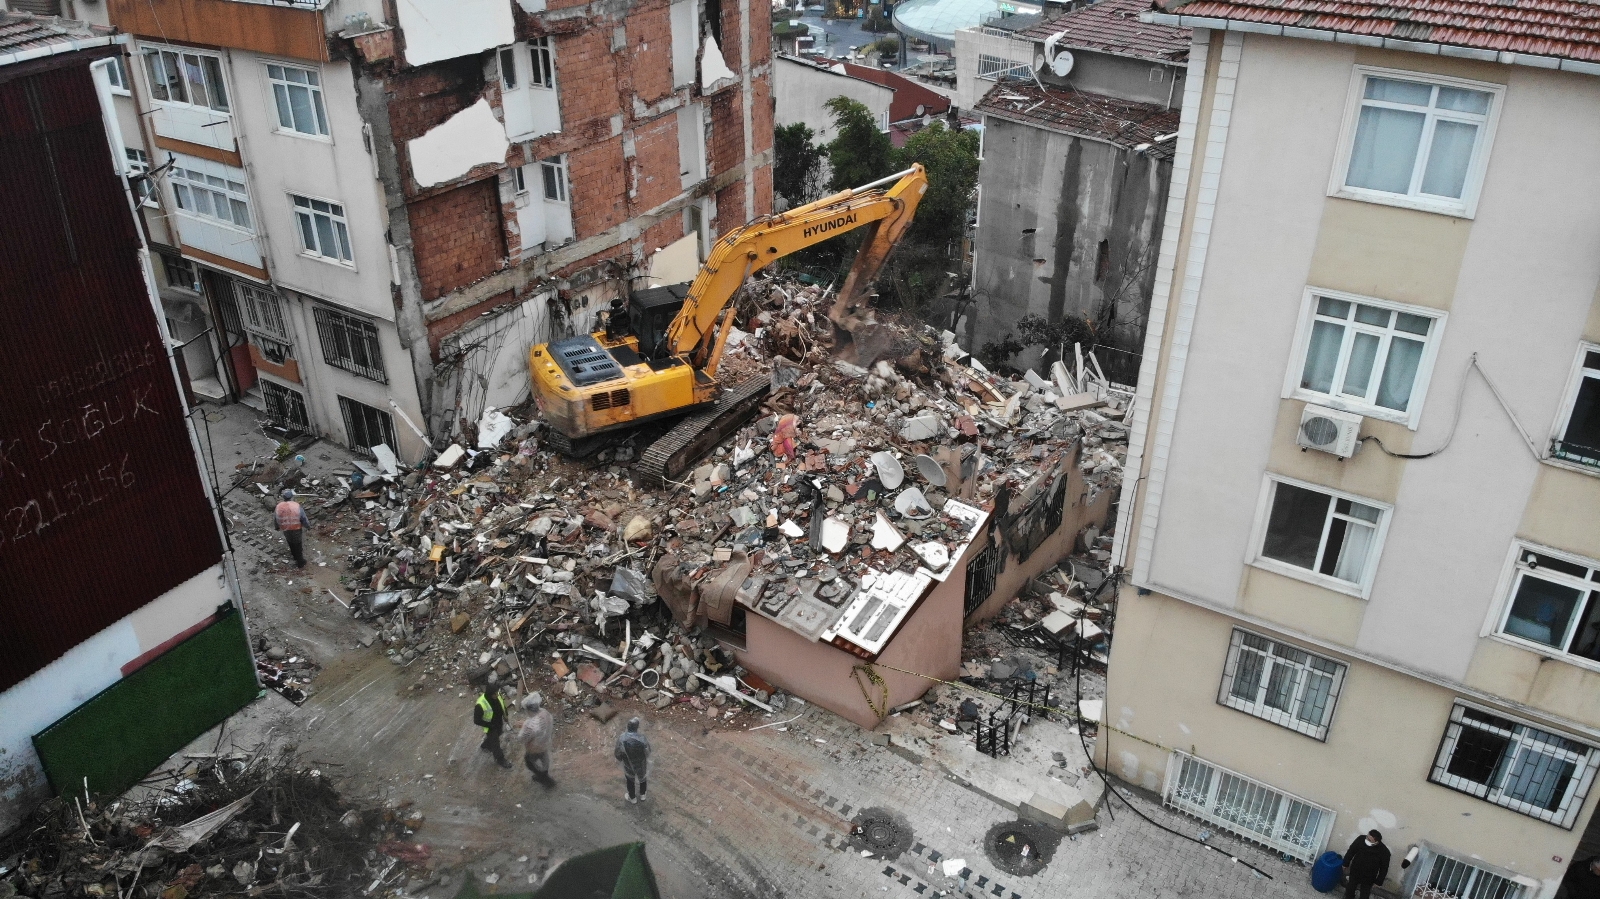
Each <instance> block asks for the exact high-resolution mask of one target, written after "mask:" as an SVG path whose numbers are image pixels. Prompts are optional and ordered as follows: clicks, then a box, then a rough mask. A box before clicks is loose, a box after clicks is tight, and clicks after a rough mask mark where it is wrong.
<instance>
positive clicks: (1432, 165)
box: [1334, 69, 1500, 215]
mask: <svg viewBox="0 0 1600 899" xmlns="http://www.w3.org/2000/svg"><path fill="white" fill-rule="evenodd" d="M1357 91H1358V97H1357V98H1355V101H1354V103H1353V104H1352V105H1353V106H1354V107H1355V108H1354V109H1353V110H1352V116H1353V117H1354V121H1353V122H1352V123H1351V125H1350V126H1349V130H1350V132H1351V133H1350V135H1349V137H1348V138H1347V140H1348V142H1349V143H1348V147H1347V148H1346V150H1345V153H1346V156H1347V160H1346V162H1345V164H1344V165H1343V166H1342V171H1341V172H1340V173H1339V177H1338V178H1337V181H1336V187H1335V190H1334V193H1339V194H1343V195H1345V196H1350V197H1353V198H1356V199H1366V200H1376V201H1378V202H1391V203H1396V204H1397V205H1406V206H1414V207H1418V208H1423V209H1430V210H1432V211H1436V212H1447V213H1454V214H1458V215H1471V214H1472V209H1473V206H1474V203H1475V195H1476V193H1477V187H1478V181H1479V180H1480V179H1481V178H1482V170H1483V162H1484V158H1485V156H1486V154H1487V148H1488V144H1489V133H1490V130H1491V122H1490V119H1491V110H1492V109H1493V107H1494V105H1495V102H1496V99H1497V96H1498V94H1499V93H1500V88H1498V87H1496V86H1494V85H1488V84H1478V83H1475V82H1462V81H1455V80H1447V79H1439V80H1427V81H1421V80H1416V79H1415V77H1414V76H1411V75H1410V74H1409V73H1401V72H1384V71H1381V70H1367V69H1358V70H1357Z"/></svg>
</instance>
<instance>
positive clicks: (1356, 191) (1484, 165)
mask: <svg viewBox="0 0 1600 899" xmlns="http://www.w3.org/2000/svg"><path fill="white" fill-rule="evenodd" d="M1368 78H1386V79H1392V80H1395V81H1411V82H1417V83H1424V84H1430V85H1437V86H1441V87H1454V88H1461V89H1463V90H1473V91H1482V92H1484V93H1487V94H1490V95H1491V96H1490V98H1489V112H1488V114H1487V115H1486V116H1484V117H1483V120H1482V123H1481V125H1480V126H1479V127H1480V131H1479V133H1478V142H1477V144H1476V145H1474V147H1473V149H1472V161H1471V163H1469V164H1468V166H1467V179H1466V183H1465V185H1464V186H1463V187H1462V191H1461V199H1459V200H1452V199H1449V198H1447V197H1434V196H1431V195H1427V194H1396V193H1389V192H1387V191H1380V190H1371V189H1368V188H1361V187H1347V186H1346V185H1345V179H1346V178H1347V177H1349V172H1350V154H1351V152H1352V151H1353V150H1354V148H1355V141H1356V129H1357V126H1358V125H1359V123H1360V119H1361V107H1362V105H1363V104H1364V103H1365V102H1367V101H1366V100H1365V94H1366V86H1367V79H1368ZM1505 92H1506V87H1505V85H1503V84H1493V83H1489V82H1483V81H1469V80H1467V79H1464V78H1451V77H1447V76H1444V75H1435V74H1431V73H1423V72H1413V71H1409V70H1406V69H1383V68H1378V67H1375V66H1355V67H1353V70H1352V71H1351V74H1350V89H1349V95H1348V97H1347V98H1346V100H1345V114H1344V123H1343V125H1342V126H1341V128H1340V130H1339V152H1338V153H1337V154H1336V155H1335V156H1334V164H1333V172H1332V173H1331V174H1330V175H1329V177H1328V196H1330V197H1343V198H1345V199H1348V200H1361V201H1364V202H1368V203H1379V204H1382V205H1385V206H1402V207H1405V208H1407V209H1420V210H1422V211H1423V212H1436V213H1439V214H1441V215H1451V216H1456V217H1459V218H1472V217H1473V216H1474V215H1476V214H1477V210H1478V199H1479V196H1480V194H1481V193H1482V191H1483V179H1484V173H1485V171H1486V170H1487V169H1488V166H1489V155H1490V150H1491V148H1492V147H1493V146H1494V132H1495V126H1496V125H1497V124H1498V123H1499V120H1500V109H1501V107H1502V106H1503V105H1504V101H1505ZM1450 117H1452V118H1453V117H1454V116H1450ZM1435 118H1436V116H1434V115H1433V114H1430V115H1429V117H1428V120H1427V123H1426V124H1425V125H1424V127H1423V133H1422V136H1421V137H1420V138H1419V147H1421V146H1423V145H1426V144H1427V143H1428V142H1429V141H1430V140H1431V138H1432V136H1433V128H1432V123H1433V121H1434V120H1435ZM1461 118H1463V119H1475V118H1476V116H1473V115H1470V114H1463V115H1462V116H1461ZM1422 156H1423V154H1422V153H1421V152H1419V153H1418V159H1417V167H1418V169H1420V168H1421V167H1422V164H1423V159H1422ZM1419 177H1420V176H1419V175H1417V174H1413V178H1412V180H1413V181H1414V182H1415V181H1416V180H1417V179H1418V178H1419Z"/></svg>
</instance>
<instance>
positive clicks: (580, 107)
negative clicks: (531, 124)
mask: <svg viewBox="0 0 1600 899" xmlns="http://www.w3.org/2000/svg"><path fill="white" fill-rule="evenodd" d="M616 24H617V23H616V22H614V21H611V20H607V19H601V20H598V21H596V22H594V23H593V25H592V26H591V27H589V28H587V29H585V30H583V31H579V32H576V33H573V34H561V35H558V36H557V37H556V38H555V44H556V86H557V88H558V89H559V90H560V93H561V125H562V130H567V129H569V128H571V127H574V126H581V125H583V124H585V123H588V122H590V121H591V120H593V119H601V120H602V121H604V122H606V123H607V128H606V132H605V133H607V134H609V133H610V119H611V117H612V116H613V115H616V114H617V113H619V112H621V113H624V114H626V113H627V112H628V111H630V110H631V107H632V103H629V102H626V98H628V97H630V96H632V93H633V91H632V90H631V87H630V83H629V82H630V81H631V79H627V78H624V77H622V76H624V75H625V73H624V72H623V71H621V67H620V66H618V65H617V64H616V60H615V59H614V58H613V57H612V54H611V29H612V28H613V27H615V25H616ZM618 56H619V57H620V56H622V54H618Z"/></svg>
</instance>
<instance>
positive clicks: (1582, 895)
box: [1557, 855, 1600, 899]
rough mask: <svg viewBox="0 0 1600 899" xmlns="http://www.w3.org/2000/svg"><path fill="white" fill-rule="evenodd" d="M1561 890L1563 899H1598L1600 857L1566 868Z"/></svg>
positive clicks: (1599, 891)
mask: <svg viewBox="0 0 1600 899" xmlns="http://www.w3.org/2000/svg"><path fill="white" fill-rule="evenodd" d="M1561 888H1562V889H1563V890H1565V891H1566V892H1564V893H1558V894H1557V895H1558V896H1563V897H1565V899H1600V855H1597V856H1595V857H1594V858H1591V859H1589V860H1588V861H1586V862H1581V863H1579V864H1576V865H1573V866H1572V867H1571V868H1568V869H1567V876H1566V877H1563V878H1562V879H1561Z"/></svg>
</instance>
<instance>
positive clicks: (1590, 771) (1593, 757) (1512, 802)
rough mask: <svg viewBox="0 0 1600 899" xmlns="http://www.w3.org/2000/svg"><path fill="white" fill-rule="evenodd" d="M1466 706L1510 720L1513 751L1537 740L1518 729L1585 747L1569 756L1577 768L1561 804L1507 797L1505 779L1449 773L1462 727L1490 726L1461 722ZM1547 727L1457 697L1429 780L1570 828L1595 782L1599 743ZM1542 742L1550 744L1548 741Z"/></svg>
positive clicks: (1485, 727) (1537, 819)
mask: <svg viewBox="0 0 1600 899" xmlns="http://www.w3.org/2000/svg"><path fill="white" fill-rule="evenodd" d="M1468 709H1471V710H1473V711H1476V712H1479V713H1481V714H1485V715H1493V716H1494V717H1496V718H1502V719H1505V720H1507V721H1510V722H1512V724H1513V725H1515V727H1514V728H1513V730H1512V732H1511V735H1510V737H1509V740H1510V741H1511V742H1512V743H1513V744H1514V745H1515V747H1516V748H1515V749H1513V750H1511V751H1513V752H1520V751H1525V750H1526V748H1527V747H1528V746H1529V745H1530V744H1534V743H1537V742H1538V740H1537V739H1536V738H1532V737H1530V736H1528V735H1527V734H1525V733H1522V732H1521V731H1524V730H1533V731H1538V732H1539V733H1542V734H1546V735H1548V736H1552V737H1558V738H1560V739H1563V740H1568V741H1570V742H1573V743H1577V744H1579V745H1581V746H1583V747H1585V748H1586V749H1587V750H1588V751H1587V752H1585V753H1584V754H1583V755H1581V756H1579V757H1578V758H1576V759H1573V760H1572V761H1573V763H1574V765H1575V766H1576V771H1575V774H1574V777H1573V779H1572V782H1571V783H1569V784H1568V786H1567V792H1566V793H1565V795H1564V798H1563V801H1562V803H1561V804H1562V808H1559V809H1555V810H1550V809H1543V808H1539V807H1537V806H1534V805H1532V804H1531V803H1528V802H1524V801H1522V800H1519V799H1515V798H1511V797H1508V796H1506V795H1505V784H1504V783H1501V784H1500V785H1499V786H1496V785H1494V784H1484V783H1481V782H1480V781H1475V780H1470V779H1468V778H1465V777H1461V776H1459V775H1454V774H1450V773H1448V771H1447V770H1446V769H1447V767H1448V765H1449V763H1450V761H1451V759H1453V758H1454V756H1455V750H1456V747H1457V745H1458V744H1459V742H1460V739H1461V732H1462V730H1463V729H1464V728H1467V727H1474V728H1477V729H1480V730H1489V728H1488V727H1487V726H1485V725H1482V724H1473V725H1469V724H1466V723H1464V713H1465V711H1466V710H1468ZM1547 728H1548V726H1547V725H1538V724H1534V723H1532V722H1530V721H1526V720H1524V719H1522V718H1518V717H1517V716H1515V715H1508V714H1506V713H1504V712H1501V711H1498V710H1496V709H1491V708H1488V707H1485V706H1480V705H1477V704H1475V703H1470V702H1464V701H1462V700H1460V699H1457V700H1456V701H1455V702H1454V703H1453V704H1452V706H1451V708H1450V717H1449V718H1448V719H1447V720H1446V722H1445V728H1444V733H1443V735H1441V736H1440V738H1439V750H1438V752H1437V753H1436V754H1435V755H1434V760H1433V765H1432V766H1431V767H1430V768H1429V770H1428V782H1429V783H1432V784H1437V785H1438V786H1441V787H1444V788H1446V789H1449V790H1455V791H1456V792H1459V793H1465V794H1466V795H1468V796H1472V797H1474V798H1477V799H1482V800H1483V801H1484V802H1487V803H1490V804H1491V805H1498V806H1500V807H1501V808H1504V809H1508V810H1510V811H1513V812H1516V813H1517V814H1519V815H1527V816H1528V817H1530V818H1533V819H1534V820H1536V821H1543V822H1545V823H1547V824H1554V825H1555V826H1557V827H1560V828H1562V829H1564V830H1571V829H1572V828H1573V825H1574V824H1575V823H1576V822H1577V819H1578V816H1579V814H1581V813H1582V812H1583V807H1584V804H1585V803H1586V802H1587V801H1588V797H1589V790H1590V789H1591V788H1592V787H1593V786H1594V776H1595V768H1596V767H1597V766H1600V747H1596V746H1594V745H1593V744H1591V743H1589V742H1588V741H1587V740H1581V739H1579V738H1577V737H1575V736H1572V735H1570V734H1565V733H1561V732H1560V731H1556V730H1550V729H1547ZM1544 745H1545V746H1549V744H1548V743H1546V744H1544ZM1552 748H1553V747H1552ZM1547 754H1548V753H1547ZM1508 768H1509V766H1508ZM1511 770H1514V769H1511Z"/></svg>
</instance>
